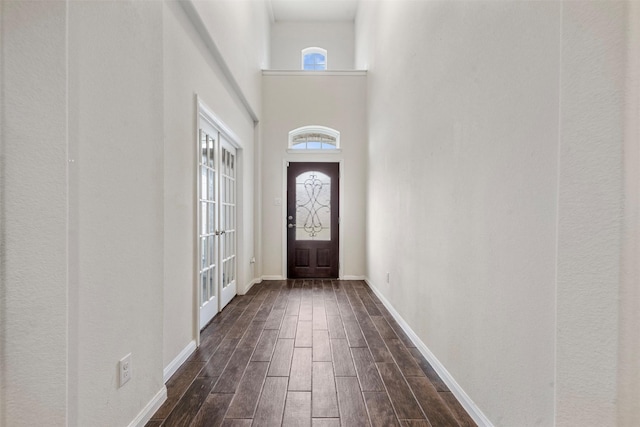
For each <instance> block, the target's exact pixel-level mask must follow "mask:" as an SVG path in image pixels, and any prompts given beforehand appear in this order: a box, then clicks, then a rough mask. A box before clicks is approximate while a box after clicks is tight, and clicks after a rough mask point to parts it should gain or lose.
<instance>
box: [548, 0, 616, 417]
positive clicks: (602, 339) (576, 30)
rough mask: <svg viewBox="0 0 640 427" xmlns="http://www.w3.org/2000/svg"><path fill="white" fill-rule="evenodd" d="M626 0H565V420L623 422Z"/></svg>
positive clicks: (560, 349) (561, 321) (559, 413)
mask: <svg viewBox="0 0 640 427" xmlns="http://www.w3.org/2000/svg"><path fill="white" fill-rule="evenodd" d="M626 13H627V9H626V4H625V3H624V2H614V3H610V2H588V3H582V2H580V3H573V2H567V3H565V4H563V21H562V66H561V70H560V80H561V84H562V90H561V93H560V103H561V127H560V132H561V133H560V157H559V168H560V177H559V186H558V189H559V195H558V201H559V206H558V276H557V353H556V359H557V362H556V364H557V366H556V371H557V374H556V375H557V376H556V387H557V388H556V424H557V425H558V426H575V425H584V426H587V425H591V426H604V425H615V424H616V408H615V404H616V393H617V390H616V388H617V364H618V333H617V331H618V321H619V320H618V291H619V286H620V254H621V253H620V251H621V246H620V245H621V222H620V217H621V214H622V207H623V198H622V184H623V181H622V177H623V175H622V159H623V157H622V155H623V141H624V112H625V111H624V94H625V71H626V70H625V62H626V55H627V52H626V44H625V37H626V36H625V29H626Z"/></svg>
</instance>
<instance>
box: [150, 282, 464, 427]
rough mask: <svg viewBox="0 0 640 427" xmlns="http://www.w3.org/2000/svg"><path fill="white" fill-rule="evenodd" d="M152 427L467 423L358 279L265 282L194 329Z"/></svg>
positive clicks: (391, 320) (445, 388)
mask: <svg viewBox="0 0 640 427" xmlns="http://www.w3.org/2000/svg"><path fill="white" fill-rule="evenodd" d="M167 392H168V398H167V401H166V402H165V403H164V404H163V405H162V407H161V408H160V409H159V410H158V411H157V412H156V413H155V414H154V415H153V417H152V419H151V421H149V423H147V427H158V426H167V427H169V426H229V427H230V426H293V427H302V426H313V427H320V426H347V427H352V426H354V427H356V426H374V427H377V426H381V427H388V426H433V427H439V426H465V427H466V426H475V423H474V422H473V420H472V419H471V418H470V417H469V415H468V414H467V413H466V412H465V410H464V409H463V408H462V406H461V405H460V403H458V401H457V400H456V399H455V397H454V396H453V394H451V392H450V391H449V390H448V388H447V386H446V385H445V384H444V382H442V380H441V379H440V378H439V377H438V375H437V374H436V373H435V371H434V370H433V368H432V367H431V366H430V365H429V363H428V362H427V361H426V360H424V358H423V357H422V356H421V355H420V352H419V351H418V349H416V348H415V346H414V345H413V344H412V343H411V341H410V340H409V338H408V337H407V336H406V335H405V334H404V332H403V331H402V329H401V328H400V326H399V325H398V324H397V323H396V322H395V320H394V319H393V318H392V316H391V315H390V314H389V312H388V311H387V310H386V309H385V308H384V306H383V305H382V304H381V303H380V301H379V300H378V299H377V298H376V296H375V295H374V294H373V292H372V291H371V290H370V289H369V288H368V286H367V285H366V283H365V282H361V281H337V280H286V281H264V282H262V283H260V284H257V285H255V286H254V287H253V288H252V289H251V290H250V291H249V293H247V295H244V296H237V297H235V298H234V299H233V300H232V301H231V302H230V303H229V305H228V306H227V307H226V308H225V309H224V310H223V311H222V312H221V313H219V314H218V315H217V316H216V317H215V318H214V319H213V321H212V322H211V323H210V324H209V325H208V326H207V327H206V328H205V329H204V330H203V331H202V335H201V342H200V347H199V348H198V349H197V350H196V351H195V353H194V354H193V355H192V356H191V357H190V358H189V360H187V362H185V363H184V365H183V366H181V367H180V369H179V370H178V372H176V373H175V375H173V377H171V379H170V380H169V381H168V382H167Z"/></svg>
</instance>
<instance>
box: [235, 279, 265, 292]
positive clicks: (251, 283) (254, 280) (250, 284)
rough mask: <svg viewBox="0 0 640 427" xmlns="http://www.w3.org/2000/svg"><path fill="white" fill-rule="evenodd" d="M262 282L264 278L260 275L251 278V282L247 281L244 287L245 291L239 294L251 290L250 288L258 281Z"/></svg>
mask: <svg viewBox="0 0 640 427" xmlns="http://www.w3.org/2000/svg"><path fill="white" fill-rule="evenodd" d="M260 282H262V279H261V278H260V277H256V278H255V279H253V280H251V281H250V282H249V283H247V285H246V286H245V288H244V292H243V293H241V294H239V295H245V294H246V293H247V292H249V290H250V289H251V288H253V285H255V284H256V283H260Z"/></svg>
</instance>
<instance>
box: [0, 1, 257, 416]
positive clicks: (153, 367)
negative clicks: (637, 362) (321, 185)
mask: <svg viewBox="0 0 640 427" xmlns="http://www.w3.org/2000/svg"><path fill="white" fill-rule="evenodd" d="M214 7H226V8H227V9H225V10H226V11H227V12H229V11H240V12H239V13H240V14H241V15H242V16H243V17H244V19H246V25H247V26H248V27H250V30H249V29H245V30H246V31H245V30H242V31H244V32H240V33H239V34H237V33H236V32H231V31H230V32H229V33H228V35H225V34H218V36H217V37H219V38H220V39H219V40H218V41H219V43H218V45H219V47H220V48H221V50H223V51H230V52H233V53H232V54H231V56H233V58H232V60H231V61H230V63H231V65H229V64H227V69H226V71H225V72H222V71H221V69H220V67H219V64H216V63H215V61H214V60H213V59H211V53H210V52H209V51H208V50H207V49H205V47H204V46H203V43H202V41H201V40H200V39H199V38H198V37H199V36H198V35H197V34H195V32H194V30H193V28H191V27H190V26H189V23H188V22H187V20H186V18H185V16H184V13H183V12H182V10H181V6H179V5H178V3H174V2H138V1H113V2H75V1H72V2H56V1H43V2H36V1H34V2H2V3H1V9H0V10H1V11H2V17H1V19H0V22H1V24H2V57H1V58H2V65H3V66H2V89H3V96H2V110H3V112H4V115H3V119H2V120H3V122H2V151H1V154H2V157H1V159H2V163H1V164H2V169H1V170H2V191H1V192H0V194H1V195H2V196H1V197H2V210H1V215H2V216H1V218H2V222H1V224H2V249H1V261H2V270H1V271H2V288H1V289H2V294H0V295H1V302H2V310H1V311H0V313H1V316H2V319H1V320H2V322H1V326H0V327H1V328H2V330H1V332H2V347H1V353H0V355H1V356H2V364H1V366H2V371H1V372H2V394H1V395H0V397H1V405H2V406H1V411H0V413H1V416H0V425H12V426H13V425H16V426H20V425H25V426H26V425H38V424H41V423H42V420H43V419H46V420H47V423H48V424H49V425H96V426H99V425H105V426H106V425H109V426H112V425H128V424H129V423H130V422H131V421H132V420H133V419H134V418H135V417H136V416H137V415H138V414H139V413H140V411H141V410H143V408H144V407H145V405H147V404H148V403H149V402H150V401H151V400H152V399H153V398H154V396H156V395H157V393H158V392H160V391H161V390H162V388H163V387H164V384H163V369H164V368H165V366H166V364H167V362H168V361H171V360H172V359H173V357H175V355H176V354H177V353H178V352H179V351H180V350H181V349H182V348H184V346H186V345H187V344H188V343H189V342H190V341H191V340H193V339H194V337H195V333H196V328H194V324H195V321H196V319H195V317H196V311H195V310H196V307H195V298H194V295H193V267H194V265H193V264H194V263H193V256H194V255H193V254H194V245H193V233H194V229H193V218H194V217H195V215H194V213H193V208H192V204H193V200H192V197H193V195H194V193H195V192H194V187H195V177H196V175H195V166H194V163H193V162H194V158H195V156H194V155H193V154H194V153H193V148H192V143H193V141H194V140H195V124H196V110H195V95H196V93H198V94H201V95H202V98H203V100H204V101H205V102H206V103H208V104H209V106H210V107H211V108H212V109H214V111H215V112H216V113H217V114H218V115H219V116H220V117H221V118H222V119H223V120H224V121H225V123H226V124H228V125H229V127H230V128H232V129H233V130H234V131H235V132H236V133H237V134H238V135H239V139H240V142H241V143H242V144H243V148H244V150H243V153H242V160H243V161H244V162H245V163H246V164H245V165H243V166H244V167H245V176H244V177H243V178H244V183H245V187H244V190H245V192H244V193H243V204H244V211H243V213H242V215H241V218H242V221H243V223H244V227H245V233H244V235H243V241H242V244H243V251H242V253H241V254H240V259H241V260H243V261H242V262H243V264H242V265H241V266H240V270H239V281H240V282H241V283H239V290H240V291H243V287H246V285H247V284H248V283H249V282H250V281H251V280H252V279H253V277H254V273H253V271H252V267H251V266H250V265H249V263H248V260H249V258H250V257H251V256H253V254H254V247H253V237H254V230H253V224H254V219H253V212H254V207H253V204H252V203H253V199H254V196H253V193H254V192H253V184H254V176H253V173H252V166H253V164H254V159H253V154H252V152H253V144H254V142H255V132H254V124H253V120H252V119H251V118H250V117H249V113H248V112H247V109H246V107H247V103H248V105H249V107H250V108H251V107H252V111H253V113H254V114H256V113H259V111H260V107H261V105H260V102H259V100H260V84H261V72H260V69H261V68H262V66H264V64H265V63H266V61H267V60H268V40H269V37H268V29H269V23H268V18H267V13H266V9H264V5H263V4H261V3H251V2H244V3H243V4H242V5H238V6H237V8H236V6H235V5H234V2H227V3H226V4H225V5H222V4H221V3H219V2H216V5H215V6H214ZM234 8H235V9H234ZM238 16H239V15H238ZM238 16H236V15H234V16H232V17H231V18H232V19H230V21H234V20H235V21H236V22H237V19H238ZM227 18H229V17H227ZM217 19H221V18H217ZM165 21H166V23H165ZM165 24H166V25H165ZM229 38H230V39H231V40H229ZM238 43H242V46H240V45H238ZM230 47H233V49H232V50H229V49H230ZM235 47H238V50H244V51H248V49H249V47H251V48H252V49H255V52H259V54H256V55H253V56H252V57H251V58H248V56H244V57H242V59H241V60H238V59H237V58H238V57H239V56H238V55H235V52H236V50H235ZM243 61H247V62H243ZM267 65H268V64H267ZM229 69H232V70H234V71H233V72H234V73H236V72H237V74H236V77H237V78H236V79H234V83H235V86H234V85H232V84H231V83H230V82H229V81H226V80H225V78H226V76H227V72H228V71H229ZM238 87H240V89H241V90H242V91H243V96H244V98H245V100H248V101H247V102H243V100H242V99H239V98H240V97H239V96H237V93H235V92H234V90H235V89H236V88H238ZM165 134H166V135H165ZM165 152H166V154H165ZM34 171H35V172H34ZM165 184H166V188H165ZM173 245H175V246H173ZM165 248H167V252H166V253H165ZM165 298H166V301H168V304H166V305H165V303H164V302H165ZM164 328H166V332H165V333H163V329H164ZM129 352H131V353H132V359H133V378H132V380H131V381H130V382H129V383H127V384H126V385H125V386H124V387H122V388H118V376H117V366H118V360H119V359H120V358H121V357H123V356H124V355H125V354H127V353H129Z"/></svg>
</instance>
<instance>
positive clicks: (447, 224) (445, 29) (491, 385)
mask: <svg viewBox="0 0 640 427" xmlns="http://www.w3.org/2000/svg"><path fill="white" fill-rule="evenodd" d="M365 6H368V7H365V8H363V9H361V10H360V14H359V17H358V20H357V25H356V27H357V29H356V34H357V36H356V37H357V38H356V48H357V55H356V56H357V61H358V62H357V64H356V65H357V66H358V67H367V66H368V67H369V94H368V99H369V150H368V159H369V172H368V178H369V179H368V188H367V191H368V203H367V212H368V220H367V266H368V267H367V275H368V276H369V278H370V279H371V281H372V284H373V285H374V286H375V287H377V288H378V289H379V290H380V291H381V292H382V293H383V294H384V295H385V296H386V298H387V299H388V300H389V301H390V302H391V303H392V304H393V305H394V307H395V308H396V310H397V311H398V312H399V313H400V315H402V317H403V318H404V319H405V320H406V321H407V322H408V324H409V325H410V326H411V328H412V329H413V330H414V331H415V332H416V333H417V334H418V336H419V337H420V338H421V340H422V341H423V342H424V343H425V344H426V345H427V346H428V347H429V349H430V350H431V351H432V352H433V353H434V354H435V356H436V357H437V358H438V359H439V360H440V362H442V364H443V365H444V366H445V368H446V369H447V370H448V371H449V372H450V373H451V374H452V376H453V377H454V378H455V379H456V380H457V382H458V383H459V384H460V386H461V387H462V389H463V390H465V391H466V393H467V394H468V395H469V396H470V397H471V399H472V400H473V401H474V402H475V403H476V404H477V405H478V406H479V407H480V409H481V410H482V411H483V412H484V414H485V415H486V416H487V417H488V418H489V419H490V420H491V421H492V422H493V423H494V424H495V425H498V426H533V425H539V426H548V425H552V424H553V422H554V412H553V405H554V401H553V398H554V356H555V355H554V345H555V322H554V319H555V306H554V304H555V263H556V257H555V252H556V209H557V178H558V173H557V156H558V137H559V135H558V126H559V123H558V119H559V102H558V94H559V87H558V85H559V81H558V72H559V66H560V64H559V62H560V31H561V30H560V26H561V17H560V7H561V6H560V4H559V3H556V2H483V1H480V2H455V1H454V2H448V1H447V2H437V1H432V2H403V1H400V2H376V3H368V2H365ZM387 272H389V273H390V284H386V273H387Z"/></svg>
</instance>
